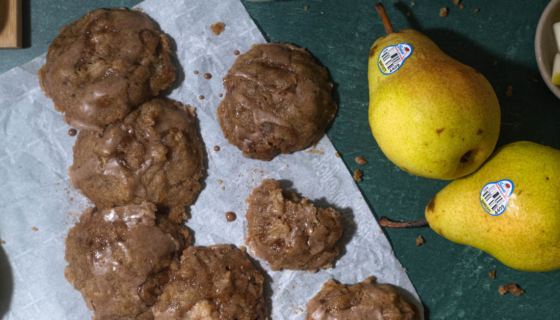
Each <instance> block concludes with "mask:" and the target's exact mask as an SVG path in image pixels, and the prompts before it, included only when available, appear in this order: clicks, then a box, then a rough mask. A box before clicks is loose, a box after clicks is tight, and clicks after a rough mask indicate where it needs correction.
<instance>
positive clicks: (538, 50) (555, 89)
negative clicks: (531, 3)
mask: <svg viewBox="0 0 560 320" xmlns="http://www.w3.org/2000/svg"><path fill="white" fill-rule="evenodd" d="M557 5H560V0H552V1H550V3H549V4H548V5H547V6H546V8H545V9H544V11H543V13H542V15H541V17H540V19H539V24H538V25H537V32H536V34H535V58H536V59H537V65H538V67H539V72H540V73H541V77H542V78H543V80H544V82H545V83H546V85H547V87H548V88H549V89H550V91H552V93H553V94H554V95H556V96H557V97H558V98H560V86H555V85H553V84H552V82H551V81H552V77H551V76H552V75H551V76H548V72H551V71H552V70H546V67H545V65H544V62H543V61H542V56H543V52H542V46H541V45H540V44H541V39H542V35H543V32H544V24H545V21H546V19H547V18H548V16H549V15H550V12H551V11H552V10H553V9H555V8H556V6H557Z"/></svg>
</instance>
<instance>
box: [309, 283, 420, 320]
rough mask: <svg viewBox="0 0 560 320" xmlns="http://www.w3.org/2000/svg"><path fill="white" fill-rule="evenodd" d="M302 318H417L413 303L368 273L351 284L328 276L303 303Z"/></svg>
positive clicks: (411, 319)
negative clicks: (359, 280) (360, 280)
mask: <svg viewBox="0 0 560 320" xmlns="http://www.w3.org/2000/svg"><path fill="white" fill-rule="evenodd" d="M305 319H306V320H330V319H360V320H388V319H391V320H420V319H421V318H420V314H419V313H418V310H417V309H416V307H415V306H414V305H413V304H411V303H408V302H406V301H405V300H404V299H403V297H402V296H401V294H400V293H398V292H397V291H396V290H395V289H393V288H392V287H391V286H390V285H388V284H378V283H375V281H374V278H373V277H368V278H366V279H365V280H364V282H362V283H358V284H355V285H351V286H346V285H342V284H337V283H336V282H334V281H333V280H332V279H331V280H328V281H327V282H325V284H324V285H323V288H322V289H321V291H319V293H317V295H316V296H315V297H313V299H311V300H310V301H309V302H308V303H307V316H306V317H305Z"/></svg>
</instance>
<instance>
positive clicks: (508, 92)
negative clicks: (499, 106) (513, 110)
mask: <svg viewBox="0 0 560 320" xmlns="http://www.w3.org/2000/svg"><path fill="white" fill-rule="evenodd" d="M511 96H513V86H509V87H508V88H507V91H506V97H508V98H511Z"/></svg>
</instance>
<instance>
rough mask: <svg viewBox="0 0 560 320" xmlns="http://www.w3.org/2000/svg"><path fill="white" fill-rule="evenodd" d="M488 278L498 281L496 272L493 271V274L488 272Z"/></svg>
mask: <svg viewBox="0 0 560 320" xmlns="http://www.w3.org/2000/svg"><path fill="white" fill-rule="evenodd" d="M488 276H489V277H490V279H492V280H494V279H496V270H492V272H488Z"/></svg>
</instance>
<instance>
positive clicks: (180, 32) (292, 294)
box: [0, 0, 423, 320]
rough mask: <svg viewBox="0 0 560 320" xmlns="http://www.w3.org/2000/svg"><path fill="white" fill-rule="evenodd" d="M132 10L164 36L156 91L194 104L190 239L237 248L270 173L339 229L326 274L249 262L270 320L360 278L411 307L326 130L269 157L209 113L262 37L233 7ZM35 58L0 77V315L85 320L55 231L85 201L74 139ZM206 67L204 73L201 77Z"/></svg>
mask: <svg viewBox="0 0 560 320" xmlns="http://www.w3.org/2000/svg"><path fill="white" fill-rule="evenodd" d="M263 5H266V4H263ZM139 7H140V8H142V9H143V10H144V11H145V12H146V13H148V14H149V15H150V16H151V17H152V18H153V19H154V20H155V21H157V22H158V23H159V24H160V26H161V28H162V30H163V31H164V32H165V33H167V34H168V35H169V36H170V38H171V39H172V43H173V47H174V48H173V50H174V56H175V59H174V63H175V65H176V66H177V69H178V71H177V78H178V81H177V82H176V83H175V84H174V85H173V87H172V88H171V89H170V90H167V91H166V94H169V96H170V97H171V98H173V99H176V100H179V101H181V102H182V103H185V104H190V105H191V106H193V107H195V108H196V110H197V111H196V112H197V117H198V121H199V124H200V128H201V136H202V140H203V144H204V147H205V149H206V156H207V163H206V167H207V171H206V176H205V178H204V181H203V190H202V191H201V194H200V196H199V198H198V200H197V201H196V203H195V204H194V205H193V206H191V207H190V209H189V215H190V216H191V218H190V219H189V220H188V221H187V222H186V224H187V226H188V227H189V228H190V230H191V231H192V233H193V235H194V240H195V241H194V244H195V245H199V246H206V245H211V244H218V243H231V244H235V245H237V246H240V245H243V238H244V237H245V236H246V232H245V227H246V222H245V211H246V204H245V199H246V198H247V197H248V195H249V194H250V192H251V191H252V189H253V188H255V187H257V186H258V185H259V184H260V182H261V181H262V180H263V179H265V178H273V179H277V180H280V181H281V183H282V185H283V187H284V188H286V189H289V190H292V191H294V192H297V193H298V194H299V195H300V196H303V197H309V199H310V201H311V202H312V203H314V204H315V205H316V206H325V207H326V206H334V207H335V208H336V209H338V210H340V212H341V213H342V214H343V216H344V218H345V220H346V221H347V223H348V229H347V231H346V233H345V235H344V238H343V241H342V243H343V250H342V255H341V257H340V258H339V259H337V260H336V262H335V264H334V268H332V269H328V270H322V271H319V272H317V273H315V274H310V273H307V272H304V271H281V272H272V271H270V270H269V269H268V266H267V265H266V263H265V262H262V261H258V260H254V262H255V264H256V265H257V266H258V267H259V268H260V269H261V270H262V272H263V273H264V275H265V279H266V281H265V282H266V285H265V295H266V299H267V301H268V303H269V307H271V309H272V310H271V318H272V319H303V318H304V317H305V303H306V302H307V301H308V300H309V299H311V298H312V297H313V296H314V295H315V294H316V293H317V292H318V291H319V290H320V289H321V287H322V285H323V283H324V282H325V281H327V280H328V279H329V278H334V279H336V280H338V281H340V282H342V283H346V284H352V283H356V282H360V281H363V280H364V279H365V278H366V277H367V276H370V275H373V276H375V277H377V279H378V281H379V282H385V283H390V284H394V285H396V286H399V287H400V288H402V290H403V291H404V292H406V293H407V295H408V296H409V297H410V298H411V299H413V300H414V301H415V303H416V304H417V306H418V308H419V310H421V311H422V310H423V308H422V305H421V304H420V303H419V300H418V296H417V294H416V291H415V290H414V288H413V286H412V284H411V282H410V280H409V279H408V276H407V275H406V273H405V271H404V269H403V268H402V266H401V264H400V263H399V261H398V260H397V259H396V258H395V256H394V254H393V251H392V249H391V247H390V245H389V242H388V241H387V239H386V237H385V235H383V234H382V232H381V231H380V228H379V225H378V224H377V222H376V221H375V219H374V216H373V214H372V213H371V211H370V210H369V208H368V206H367V205H366V203H365V201H364V200H363V198H362V195H361V194H360V192H359V190H358V188H357V187H356V185H355V183H354V181H353V179H352V177H351V175H350V173H349V172H348V170H347V169H346V167H345V166H344V163H343V162H342V160H341V159H340V158H337V157H336V156H335V152H336V150H335V149H334V147H333V146H332V144H331V143H330V141H329V140H328V138H327V137H326V136H325V137H324V138H323V139H322V140H321V141H320V143H319V144H318V145H317V147H316V149H317V150H319V151H320V152H324V154H322V155H320V154H316V153H312V152H311V153H310V152H305V151H300V152H296V153H295V154H291V155H280V156H278V157H276V158H275V159H274V160H272V161H270V162H261V161H257V160H250V159H245V158H243V157H242V156H241V152H240V151H239V150H238V149H237V148H236V147H233V146H230V145H228V143H227V141H226V140H225V139H224V137H223V134H222V131H221V130H220V126H219V123H218V121H217V118H216V109H217V107H218V105H219V103H220V101H221V98H220V97H218V94H220V93H225V92H224V89H223V86H222V77H223V76H225V75H226V73H227V70H228V69H229V68H230V66H231V65H232V64H233V62H234V60H235V58H236V56H235V55H234V51H235V50H239V51H241V52H242V53H243V52H246V51H247V50H249V48H250V47H251V45H252V44H255V43H264V42H265V39H264V38H263V36H262V35H261V33H260V32H259V30H258V29H257V27H256V26H255V24H254V23H253V21H252V20H251V18H250V17H249V15H248V14H247V12H246V11H245V8H244V7H243V5H242V3H241V2H240V1H238V0H228V1H225V0H197V1H195V0H172V1H170V0H167V1H158V0H148V1H145V2H143V3H141V4H140V5H139ZM84 14H85V12H84ZM219 21H221V22H223V23H225V24H226V28H225V32H224V33H222V34H221V35H219V36H216V35H214V34H213V33H212V31H211V30H210V25H211V24H214V23H216V22H219ZM44 40H46V39H44ZM302 45H304V44H302ZM44 62H45V56H44V55H43V56H41V57H38V58H36V59H35V60H33V61H31V62H29V63H27V64H25V65H22V66H20V67H18V68H15V69H12V70H10V71H8V72H6V73H4V74H2V75H0V177H1V178H2V183H1V184H0V237H1V238H2V240H4V241H6V243H5V244H4V245H2V246H0V267H1V268H0V271H1V272H2V274H1V275H0V277H1V278H0V279H1V283H2V285H1V287H2V288H3V289H2V292H1V293H0V295H1V299H0V312H2V311H5V310H7V311H5V314H4V318H5V319H13V320H15V319H26V320H28V319H56V320H62V319H72V320H75V319H89V318H90V316H91V312H90V311H89V310H88V309H87V308H86V305H85V303H84V302H83V300H82V297H81V295H80V293H79V292H78V291H75V290H74V289H73V288H72V287H71V285H70V284H69V283H68V282H67V281H66V280H65V279H64V268H65V266H66V262H65V261H64V249H65V246H64V238H65V236H66V233H67V231H68V229H69V228H70V227H72V226H73V224H74V223H75V221H76V220H77V215H78V213H81V212H82V211H83V210H84V209H85V208H86V207H87V206H89V202H88V200H87V199H86V198H85V197H83V196H82V195H81V194H80V193H79V192H78V191H76V190H73V189H72V188H71V187H70V185H69V180H68V173H67V168H68V167H69V166H70V165H71V164H72V146H73V144H74V142H75V137H70V136H69V135H68V134H67V131H68V129H69V128H70V127H69V126H68V125H66V124H65V123H64V122H63V121H62V119H61V117H60V114H59V113H57V112H56V111H54V107H53V104H52V102H51V100H49V99H47V98H45V97H44V96H43V94H42V93H41V90H40V87H39V83H38V81H37V77H36V73H37V71H38V70H39V68H40V66H41V65H42V64H44ZM195 70H198V71H199V74H198V75H195V74H194V71H195ZM205 73H210V74H212V78H211V79H210V80H207V79H205V78H204V77H203V74H205ZM335 81H336V79H335ZM199 95H203V96H204V97H205V98H204V99H203V100H200V99H199V98H198V97H199ZM342 107H344V106H342ZM214 146H219V147H220V148H221V150H220V151H219V152H216V151H214ZM218 180H222V181H223V182H222V185H220V184H219V183H218ZM222 187H223V188H224V190H222ZM227 211H234V212H236V213H237V215H238V219H237V220H236V221H235V222H232V223H228V222H226V219H225V212H227ZM32 227H36V228H38V230H37V231H34V230H33V229H32ZM2 250H3V251H2ZM300 308H301V309H300ZM301 310H303V311H301ZM422 313H423V312H422ZM1 315H2V314H1V313H0V316H1Z"/></svg>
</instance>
